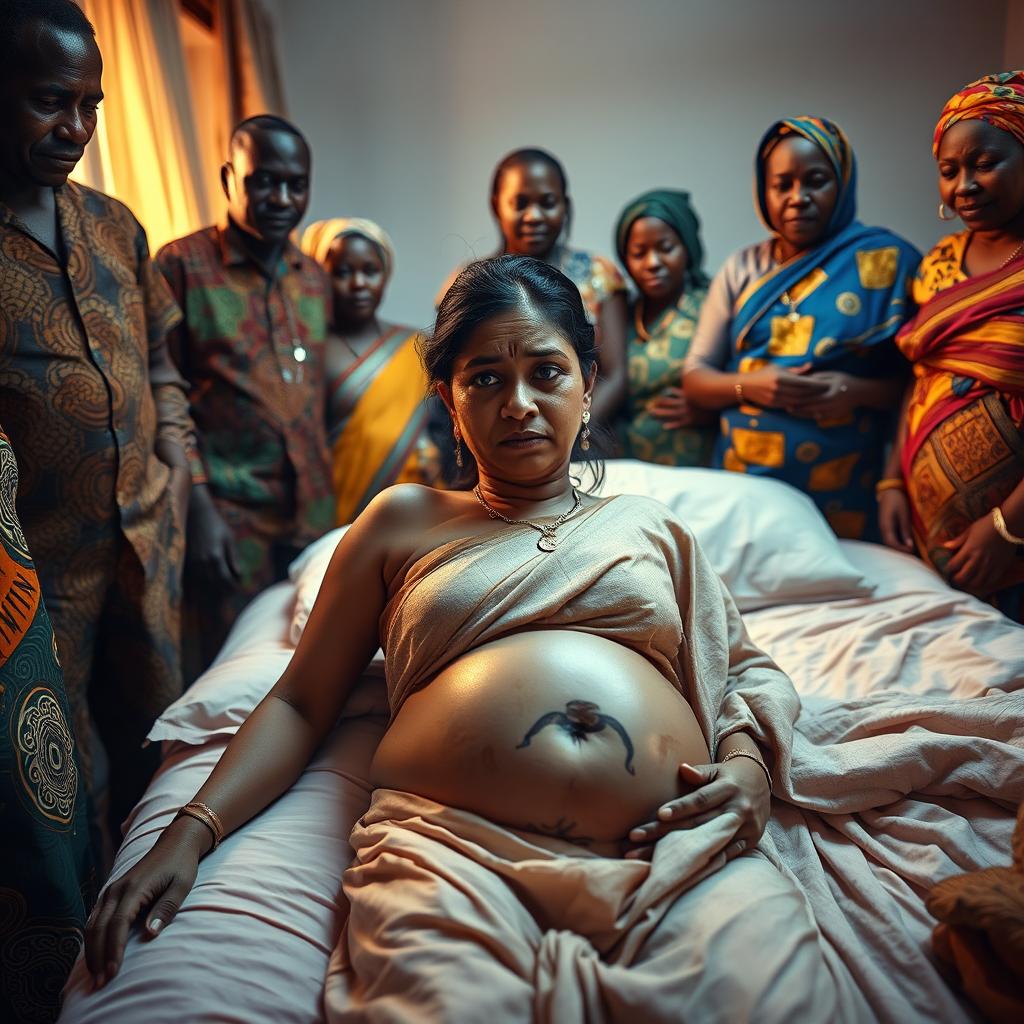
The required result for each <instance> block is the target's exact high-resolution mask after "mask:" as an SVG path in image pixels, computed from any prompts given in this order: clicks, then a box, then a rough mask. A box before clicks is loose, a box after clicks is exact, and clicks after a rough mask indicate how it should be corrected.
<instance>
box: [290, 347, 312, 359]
mask: <svg viewBox="0 0 1024 1024" xmlns="http://www.w3.org/2000/svg"><path fill="white" fill-rule="evenodd" d="M292 355H293V356H294V357H295V362H297V363H304V362H305V361H306V356H307V355H309V353H308V352H307V351H306V346H305V345H303V344H301V343H299V344H296V345H295V347H294V348H293V349H292Z"/></svg>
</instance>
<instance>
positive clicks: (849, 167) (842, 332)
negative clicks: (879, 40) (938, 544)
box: [684, 117, 920, 539]
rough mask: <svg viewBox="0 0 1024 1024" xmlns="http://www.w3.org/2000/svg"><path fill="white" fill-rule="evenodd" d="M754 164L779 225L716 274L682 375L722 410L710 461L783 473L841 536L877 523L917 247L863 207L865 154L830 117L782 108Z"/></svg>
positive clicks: (699, 397)
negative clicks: (790, 114)
mask: <svg viewBox="0 0 1024 1024" xmlns="http://www.w3.org/2000/svg"><path fill="white" fill-rule="evenodd" d="M755 166H756V197H757V207H758V211H759V213H760V215H761V219H762V220H763V222H764V224H765V226H766V227H767V228H768V229H769V230H770V231H771V233H772V237H771V238H767V239H765V240H764V241H763V242H757V243H755V244H754V245H751V246H747V247H746V248H745V249H740V250H739V251H738V252H735V253H733V255H732V256H730V257H729V259H728V260H727V261H726V263H725V265H724V266H723V267H722V269H721V270H720V271H719V272H718V274H716V275H715V279H714V280H713V281H712V282H711V287H710V289H709V290H708V297H707V301H706V302H705V304H704V309H703V311H702V313H701V318H700V323H699V325H698V327H697V334H696V337H695V338H694V341H693V345H692V346H691V348H690V354H689V356H688V357H687V361H686V376H685V377H684V389H685V391H686V395H687V397H688V398H691V399H692V400H693V401H695V402H697V403H699V404H701V405H704V406H706V407H707V408H709V409H720V410H721V436H720V437H719V438H718V440H717V442H716V445H715V453H714V456H713V460H712V464H713V465H714V466H718V467H721V468H724V469H730V470H734V471H736V472H740V473H753V474H756V475H760V476H772V477H775V478H776V479H778V480H784V481H785V482H786V483H789V484H792V485H793V486H794V487H797V488H799V489H800V490H802V491H804V492H805V493H806V494H808V495H809V496H810V497H811V499H812V500H813V501H814V502H815V504H816V505H817V506H818V508H819V509H821V511H822V513H823V514H824V515H825V518H826V519H827V520H828V521H829V523H830V524H831V526H832V529H833V530H835V532H836V533H837V534H838V535H839V536H841V537H850V538H855V539H856V538H861V537H864V536H865V535H867V534H871V533H873V532H874V528H875V520H876V501H875V483H876V482H877V480H878V476H879V471H880V469H881V467H882V458H883V447H884V445H885V441H886V438H887V436H888V434H889V432H890V428H889V425H888V422H887V417H885V416H884V415H882V412H883V410H889V409H892V408H893V407H894V406H895V405H896V404H897V403H898V402H899V396H900V395H901V394H902V392H903V385H904V380H905V372H904V367H905V364H904V362H903V360H902V359H901V358H900V357H899V354H898V352H897V351H896V348H895V345H894V344H893V337H894V335H895V334H896V331H897V330H898V329H899V327H900V325H901V324H902V323H903V321H904V320H906V318H907V316H908V308H907V293H908V289H909V285H910V280H911V278H912V276H913V273H914V271H915V270H916V268H917V264H918V261H919V259H920V253H918V252H917V250H916V249H914V247H913V246H911V245H910V244H909V243H907V242H906V241H904V240H903V239H902V238H900V237H899V236H898V235H894V234H893V233H892V232H891V231H887V230H885V229H884V228H871V227H865V226H864V225H863V224H861V223H859V222H858V221H857V220H855V215H856V205H857V204H856V193H857V165H856V161H855V159H854V155H853V150H852V148H851V147H850V144H849V142H848V140H847V138H846V136H845V135H844V134H843V132H842V130H841V129H840V128H839V127H838V126H837V125H835V124H833V123H832V122H831V121H826V120H825V119H824V118H814V117H795V118H788V119H786V120H784V121H777V122H776V123H775V124H773V125H772V126H771V128H769V129H768V131H767V132H766V133H765V135H764V137H763V138H762V139H761V142H760V145H759V146H758V148H757V158H756V165H755Z"/></svg>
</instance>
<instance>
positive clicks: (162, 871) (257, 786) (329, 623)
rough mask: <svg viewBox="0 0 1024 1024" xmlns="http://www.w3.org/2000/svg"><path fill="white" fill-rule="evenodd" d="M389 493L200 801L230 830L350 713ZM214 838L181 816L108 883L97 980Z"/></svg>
mask: <svg viewBox="0 0 1024 1024" xmlns="http://www.w3.org/2000/svg"><path fill="white" fill-rule="evenodd" d="M389 504H390V503H389V500H388V495H387V494H386V493H385V494H383V495H381V496H379V497H378V498H377V499H376V500H375V501H374V502H372V503H371V504H370V506H369V507H368V508H367V509H366V511H365V512H364V513H363V514H362V515H361V516H360V517H359V519H358V520H356V522H355V523H354V524H353V525H352V527H351V528H350V529H349V531H348V532H347V533H346V534H345V536H344V537H343V538H342V540H341V542H340V543H339V545H338V548H337V550H336V551H335V553H334V557H333V558H332V559H331V562H330V565H329V567H328V569H327V573H326V576H325V577H324V582H323V586H322V587H321V589H320V593H319V596H318V597H317V600H316V602H315V604H314V606H313V609H312V611H311V612H310V616H309V621H308V622H307V624H306V627H305V630H304V632H303V634H302V639H301V640H300V642H299V645H298V647H297V648H296V651H295V654H294V655H293V657H292V659H291V662H290V663H289V665H288V668H287V669H286V670H285V672H284V674H283V675H282V676H281V678H280V679H279V680H278V681H277V683H276V684H275V685H274V687H273V689H271V691H270V692H269V693H268V694H267V696H266V697H264V699H263V700H262V701H261V702H260V703H259V704H258V705H257V707H256V708H255V710H254V711H253V712H252V714H251V715H250V716H249V717H248V719H246V721H245V722H244V723H243V724H242V726H241V728H239V730H238V732H237V734H236V735H235V736H234V737H233V738H232V740H231V742H230V743H229V744H228V746H227V749H226V750H225V751H224V754H223V756H222V757H221V759H220V762H219V763H218V764H217V766H216V768H214V770H213V772H212V774H211V775H210V777H209V779H208V780H207V781H206V783H205V784H204V785H203V787H202V788H201V789H200V790H199V792H198V793H197V794H196V795H195V797H194V799H195V800H198V801H201V802H202V803H204V804H207V805H208V806H209V807H210V808H212V809H213V810H214V811H215V812H216V813H217V814H218V815H219V816H220V819H221V821H222V822H223V825H224V832H225V834H228V833H230V832H232V831H234V830H235V829H237V828H238V827H239V826H241V825H243V824H244V823H245V822H247V821H248V820H249V819H250V818H252V817H254V816H255V815H256V814H258V813H259V812H260V811H261V810H263V809H264V808H265V807H266V806H267V805H268V804H270V803H272V802H273V801H274V800H276V799H277V797H279V796H280V795H281V794H282V793H284V792H285V791H286V790H287V789H289V788H290V787H291V785H292V784H293V783H294V782H295V780H296V779H297V778H298V777H299V775H300V774H301V772H302V770H303V769H304V768H305V766H306V764H307V763H308V762H309V759H310V757H311V756H312V754H313V752H314V751H315V750H316V748H317V747H318V746H319V745H320V743H321V742H322V741H323V739H324V737H325V736H326V735H327V733H328V732H329V730H330V729H331V727H332V726H333V725H334V723H335V721H336V720H337V718H338V715H339V714H340V713H341V708H342V705H343V704H344V702H345V699H346V697H347V696H348V694H349V691H350V690H351V688H352V686H353V685H354V684H355V682H356V681H357V679H358V678H359V676H360V674H361V673H362V672H363V670H364V669H365V668H366V665H367V664H368V663H369V661H370V659H371V658H372V657H373V654H374V652H375V651H376V650H377V646H378V643H379V638H378V620H379V618H380V615H381V613H382V611H383V609H384V604H385V601H386V587H385V583H384V564H385V558H386V556H387V553H388V550H389V537H391V536H393V535H394V530H393V529H392V528H389V527H391V525H392V524H391V523H389V519H391V518H392V517H391V516H390V515H389V511H388V506H389ZM212 843H213V837H212V833H211V832H210V830H209V829H208V828H207V827H206V826H205V825H204V824H202V822H200V821H197V820H195V819H194V818H191V817H187V816H181V817H179V818H176V819H175V820H174V821H173V822H172V823H171V824H170V825H168V827H167V828H166V829H164V831H163V833H162V834H161V835H160V838H159V839H158V840H157V842H156V844H155V845H154V846H153V848H152V850H150V852H149V853H148V854H146V856H145V857H144V858H143V859H142V860H141V861H139V863H138V864H136V865H135V866H134V867H133V868H132V869H131V870H130V871H128V872H127V873H126V874H124V875H123V876H122V877H121V878H119V879H118V880H117V881H116V882H113V883H112V884H111V885H109V886H108V887H107V889H106V890H105V891H104V893H103V895H102V896H101V897H100V900H99V902H98V903H97V905H96V908H95V909H94V911H93V913H92V915H91V917H90V919H89V923H88V925H87V927H86V962H87V964H88V967H89V970H90V972H91V973H92V975H93V978H94V979H95V981H96V984H97V985H103V984H105V983H106V981H108V980H109V979H110V978H111V977H113V975H114V974H115V973H116V972H117V970H118V968H119V967H120V964H121V959H122V957H123V955H124V947H125V942H126V941H127V937H128V931H129V929H130V928H131V926H132V924H133V923H134V921H135V920H136V918H137V917H138V916H139V915H140V914H142V913H144V912H145V913H146V915H147V916H146V931H147V933H148V935H149V936H150V937H154V936H155V935H156V934H157V933H158V932H159V931H160V929H161V928H163V927H166V926H167V925H168V924H169V923H170V921H171V920H172V918H173V917H174V915H175V913H176V912H177V910H178V908H179V907H180V906H181V903H182V901H183V900H184V899H185V897H186V896H187V895H188V893H189V891H190V890H191V888H192V886H193V884H194V882H195V878H196V873H197V870H198V864H199V859H200V858H201V857H202V856H203V854H205V853H206V852H207V851H208V850H209V849H210V847H211V846H212Z"/></svg>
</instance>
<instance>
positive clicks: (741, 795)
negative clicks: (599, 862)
mask: <svg viewBox="0 0 1024 1024" xmlns="http://www.w3.org/2000/svg"><path fill="white" fill-rule="evenodd" d="M679 775H680V778H681V779H682V780H683V782H684V783H685V784H686V785H688V786H693V787H694V788H693V791H692V792H690V793H687V794H686V796H682V797H679V798H678V799H676V800H670V801H669V802H668V803H666V804H663V805H662V806H661V807H659V808H658V820H657V821H650V822H646V823H644V824H643V825H638V826H637V827H636V828H634V829H632V830H631V831H630V833H629V840H630V842H631V843H632V844H633V845H632V846H631V847H630V848H629V850H628V851H627V852H626V857H627V858H629V859H638V860H650V858H651V855H652V854H653V852H654V844H655V843H656V842H657V841H658V840H659V839H661V837H662V836H665V835H668V833H669V832H678V831H680V830H684V829H691V828H696V827H697V826H698V825H703V824H704V823H705V822H707V821H713V820H714V819H715V818H718V817H720V816H721V815H723V814H732V815H734V816H735V817H736V819H737V826H736V833H735V835H734V836H733V838H732V841H731V842H730V843H729V845H728V846H727V847H726V849H725V855H726V859H728V860H731V859H732V858H733V857H736V856H738V855H739V854H741V853H743V851H744V850H750V849H753V848H754V847H755V846H756V845H757V842H758V840H759V839H760V838H761V836H762V835H763V833H764V830H765V826H766V825H767V824H768V815H769V813H770V811H771V790H770V789H769V788H768V780H767V779H766V778H765V774H764V772H763V771H762V770H761V767H760V766H759V765H758V764H757V763H756V762H754V761H752V760H751V759H750V758H749V757H734V758H732V759H731V760H729V761H728V762H726V763H725V764H702V765H696V766H694V765H688V764H682V765H680V766H679Z"/></svg>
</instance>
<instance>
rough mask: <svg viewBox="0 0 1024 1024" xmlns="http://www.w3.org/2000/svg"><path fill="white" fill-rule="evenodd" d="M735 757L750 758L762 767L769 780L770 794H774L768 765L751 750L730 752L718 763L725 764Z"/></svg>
mask: <svg viewBox="0 0 1024 1024" xmlns="http://www.w3.org/2000/svg"><path fill="white" fill-rule="evenodd" d="M734 757H749V758H750V760H751V761H753V762H754V763H755V764H757V765H760V766H761V771H763V772H764V777H765V778H766V779H767V780H768V792H769V793H771V792H773V790H772V776H771V773H770V772H769V771H768V765H766V764H765V763H764V761H763V760H762V759H761V758H760V757H758V756H757V754H753V753H751V752H750V751H749V750H730V751H729V753H728V754H726V755H725V757H723V758H722V760H721V761H719V762H718V763H719V764H725V762H726V761H731V760H732V758H734Z"/></svg>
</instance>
